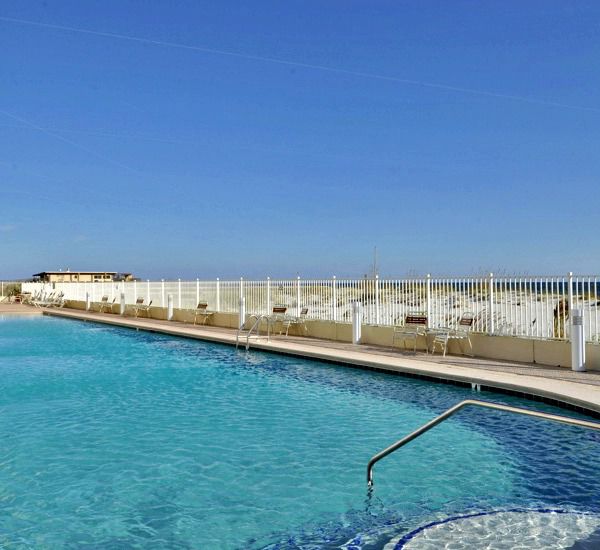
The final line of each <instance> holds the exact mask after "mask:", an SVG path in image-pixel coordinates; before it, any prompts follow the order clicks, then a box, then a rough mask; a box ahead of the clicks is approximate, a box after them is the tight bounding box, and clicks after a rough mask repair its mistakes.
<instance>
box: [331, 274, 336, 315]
mask: <svg viewBox="0 0 600 550" xmlns="http://www.w3.org/2000/svg"><path fill="white" fill-rule="evenodd" d="M331 289H332V292H331V299H332V304H331V306H332V308H333V322H334V323H336V322H337V278H336V276H335V275H334V276H333V278H332V280H331Z"/></svg>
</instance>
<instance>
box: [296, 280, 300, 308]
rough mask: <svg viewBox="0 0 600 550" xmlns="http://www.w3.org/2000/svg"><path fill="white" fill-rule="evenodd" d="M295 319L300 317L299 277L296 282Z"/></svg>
mask: <svg viewBox="0 0 600 550" xmlns="http://www.w3.org/2000/svg"><path fill="white" fill-rule="evenodd" d="M296 317H300V276H298V280H297V281H296Z"/></svg>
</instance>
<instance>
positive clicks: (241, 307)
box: [238, 286, 246, 328]
mask: <svg viewBox="0 0 600 550" xmlns="http://www.w3.org/2000/svg"><path fill="white" fill-rule="evenodd" d="M240 288H241V286H240ZM239 312H240V313H239V318H238V328H242V327H243V326H244V323H245V322H246V298H244V297H243V296H240V304H239Z"/></svg>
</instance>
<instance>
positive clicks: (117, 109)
mask: <svg viewBox="0 0 600 550" xmlns="http://www.w3.org/2000/svg"><path fill="white" fill-rule="evenodd" d="M16 20H20V21H16ZM598 20H600V3H598V2H595V1H594V2H592V1H590V2H586V1H578V2H564V1H560V2H558V1H557V2H554V1H548V0H545V1H529V2H510V1H502V2H500V1H498V2H475V1H472V2H463V1H454V2H398V1H389V2H377V1H373V2H366V1H362V2H358V1H352V0H346V1H326V2H324V1H322V0H320V1H314V2H313V1H302V2H300V1H297V2H295V1H290V2H275V1H273V2H227V1H221V2H200V1H189V2H186V1H181V2H176V3H172V2H168V3H167V2H158V1H145V2H142V1H137V2H124V1H118V2H117V1H114V2H112V1H102V2H92V1H89V2H80V1H61V2H57V1H52V0H48V1H45V2H36V1H31V2H15V3H9V2H3V3H2V4H1V7H0V50H1V51H2V55H1V57H0V69H1V70H0V204H1V205H2V209H1V217H0V255H1V257H2V262H1V264H0V278H12V277H25V276H29V275H31V274H32V273H34V272H37V271H40V270H44V269H54V268H66V267H70V268H71V269H114V270H119V271H133V272H134V273H136V274H138V275H139V276H141V277H144V278H146V277H149V278H160V277H165V278H170V277H182V278H195V277H200V278H212V277H222V278H227V277H239V276H242V275H243V276H245V277H264V276H266V275H271V276H273V277H277V276H295V275H296V274H300V275H303V276H307V277H308V276H324V277H325V276H330V275H332V274H337V275H338V276H344V275H345V276H360V275H362V274H363V273H365V272H367V271H368V270H369V266H370V264H371V262H372V254H373V247H374V246H377V248H378V253H379V260H380V272H381V274H382V275H383V276H392V275H393V276H403V275H406V274H408V273H419V274H421V273H427V272H430V273H432V274H437V275H442V274H473V273H480V272H485V271H490V270H492V271H496V272H503V273H504V272H506V273H515V272H516V273H527V274H539V273H557V274H562V273H564V272H566V271H570V270H572V271H576V272H579V273H599V272H600V256H599V254H598V249H599V247H598V235H599V229H600V221H599V220H600V201H599V200H598V199H599V193H598V183H599V181H600V178H599V175H600V154H599V152H600V97H599V93H598V90H600V30H599V27H598V25H597V21H598ZM25 21H27V22H29V23H26V22H25ZM36 22H37V23H42V24H43V25H34V24H32V23H36ZM59 27H69V28H72V29H79V31H74V30H67V29H65V28H59ZM83 31H94V33H105V34H94V33H90V32H83ZM111 35H121V36H124V37H129V38H130V39H125V38H118V37H116V36H111ZM133 38H137V39H143V40H133ZM188 46H189V47H188ZM219 52H220V53H219ZM231 54H234V55H231Z"/></svg>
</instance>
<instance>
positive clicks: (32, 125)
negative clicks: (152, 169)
mask: <svg viewBox="0 0 600 550" xmlns="http://www.w3.org/2000/svg"><path fill="white" fill-rule="evenodd" d="M0 114H2V115H4V116H7V117H9V118H12V119H13V120H16V121H18V122H21V123H22V124H25V125H26V126H28V127H30V128H33V129H34V130H37V131H38V132H42V133H43V134H46V135H47V136H51V137H53V138H55V139H59V140H60V141H63V142H65V143H68V144H69V145H72V146H73V147H77V149H80V150H81V151H84V152H86V153H88V154H89V155H92V156H94V157H96V158H97V159H100V160H103V161H104V162H108V163H110V164H113V165H114V166H118V167H119V168H124V169H125V170H128V171H129V172H135V173H138V174H139V173H141V172H140V171H139V170H136V169H135V168H131V167H130V166H127V165H126V164H122V163H120V162H117V161H115V160H112V159H111V158H108V157H105V156H104V155H100V154H99V153H96V151H92V150H91V149H88V148H87V147H84V146H83V145H80V144H79V143H77V142H76V141H72V140H70V139H67V138H66V137H63V136H61V135H59V134H57V133H55V132H52V131H51V130H48V129H46V128H43V127H42V126H39V125H37V124H36V123H35V122H31V121H30V120H27V119H26V118H23V117H21V116H18V115H15V114H13V113H9V112H8V111H5V110H4V109H0Z"/></svg>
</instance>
